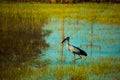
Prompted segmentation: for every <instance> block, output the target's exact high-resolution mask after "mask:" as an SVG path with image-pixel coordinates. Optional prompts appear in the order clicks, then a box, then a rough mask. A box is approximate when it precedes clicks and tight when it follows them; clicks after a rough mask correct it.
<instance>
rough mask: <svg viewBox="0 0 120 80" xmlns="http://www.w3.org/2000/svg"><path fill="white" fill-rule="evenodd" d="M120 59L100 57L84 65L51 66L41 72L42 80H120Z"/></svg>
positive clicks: (85, 62)
mask: <svg viewBox="0 0 120 80" xmlns="http://www.w3.org/2000/svg"><path fill="white" fill-rule="evenodd" d="M119 60H120V58H119V57H117V56H114V57H113V56H106V57H99V58H98V59H92V60H90V59H89V61H84V63H83V64H82V63H80V64H79V65H76V64H69V65H66V64H65V65H56V66H49V68H48V69H47V70H46V71H43V72H41V74H42V78H41V79H50V80H51V79H54V80H91V79H92V80H96V79H99V80H104V79H105V80H114V79H115V80H119V79H120V77H119V76H120V68H119V67H120V62H119Z"/></svg>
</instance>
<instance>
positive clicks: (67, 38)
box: [62, 37, 70, 43]
mask: <svg viewBox="0 0 120 80" xmlns="http://www.w3.org/2000/svg"><path fill="white" fill-rule="evenodd" d="M69 39H70V37H66V38H64V39H63V40H62V43H63V42H65V41H66V40H68V41H69Z"/></svg>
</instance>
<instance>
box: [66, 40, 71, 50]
mask: <svg viewBox="0 0 120 80" xmlns="http://www.w3.org/2000/svg"><path fill="white" fill-rule="evenodd" d="M69 45H70V44H69V41H68V40H67V41H66V48H67V49H68V50H69Z"/></svg>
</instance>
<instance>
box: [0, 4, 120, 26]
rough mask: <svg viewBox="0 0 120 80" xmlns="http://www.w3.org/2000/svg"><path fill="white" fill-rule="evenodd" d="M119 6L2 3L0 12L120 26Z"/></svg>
mask: <svg viewBox="0 0 120 80" xmlns="http://www.w3.org/2000/svg"><path fill="white" fill-rule="evenodd" d="M119 7H120V5H119V4H109V3H106V4H105V3H100V4H97V3H81V4H40V3H11V4H9V3H0V8H1V10H0V12H1V13H7V12H9V11H10V12H11V13H12V14H11V15H14V14H15V13H16V12H17V13H20V14H22V15H23V16H24V17H25V16H26V15H25V14H26V13H32V14H31V15H32V16H34V17H36V18H37V17H38V16H40V15H39V14H40V13H41V12H43V13H44V14H48V15H49V17H50V16H56V17H58V18H61V17H64V18H65V17H67V18H68V17H69V18H75V19H79V20H88V21H95V22H101V23H112V24H120V11H119Z"/></svg>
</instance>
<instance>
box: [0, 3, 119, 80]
mask: <svg viewBox="0 0 120 80" xmlns="http://www.w3.org/2000/svg"><path fill="white" fill-rule="evenodd" d="M119 7H120V5H119V4H103V3H101V4H99V5H98V4H97V3H80V4H40V3H4V2H3V3H0V77H1V79H2V80H9V79H11V80H29V79H35V80H37V79H38V80H39V79H40V80H48V79H50V80H54V79H56V80H86V79H88V80H94V79H95V80H96V79H103V78H105V79H108V80H109V79H113V80H114V79H117V80H119V79H120V77H119V76H120V62H119V61H120V58H119V56H118V57H116V56H109V57H100V58H98V59H87V60H86V61H81V64H79V65H77V64H69V65H66V64H63V65H54V66H52V65H46V64H42V63H46V62H48V61H49V60H44V61H43V62H42V60H41V59H40V58H41V56H40V55H39V54H41V53H42V52H41V51H42V50H43V49H46V48H48V47H49V45H48V44H47V43H46V41H45V39H44V37H45V36H47V35H48V34H50V31H48V30H45V29H43V27H44V25H45V24H48V23H49V18H51V17H56V18H68V19H77V20H87V21H90V22H99V23H107V24H117V25H120V11H119ZM118 34H119V33H118ZM35 63H36V64H35Z"/></svg>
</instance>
